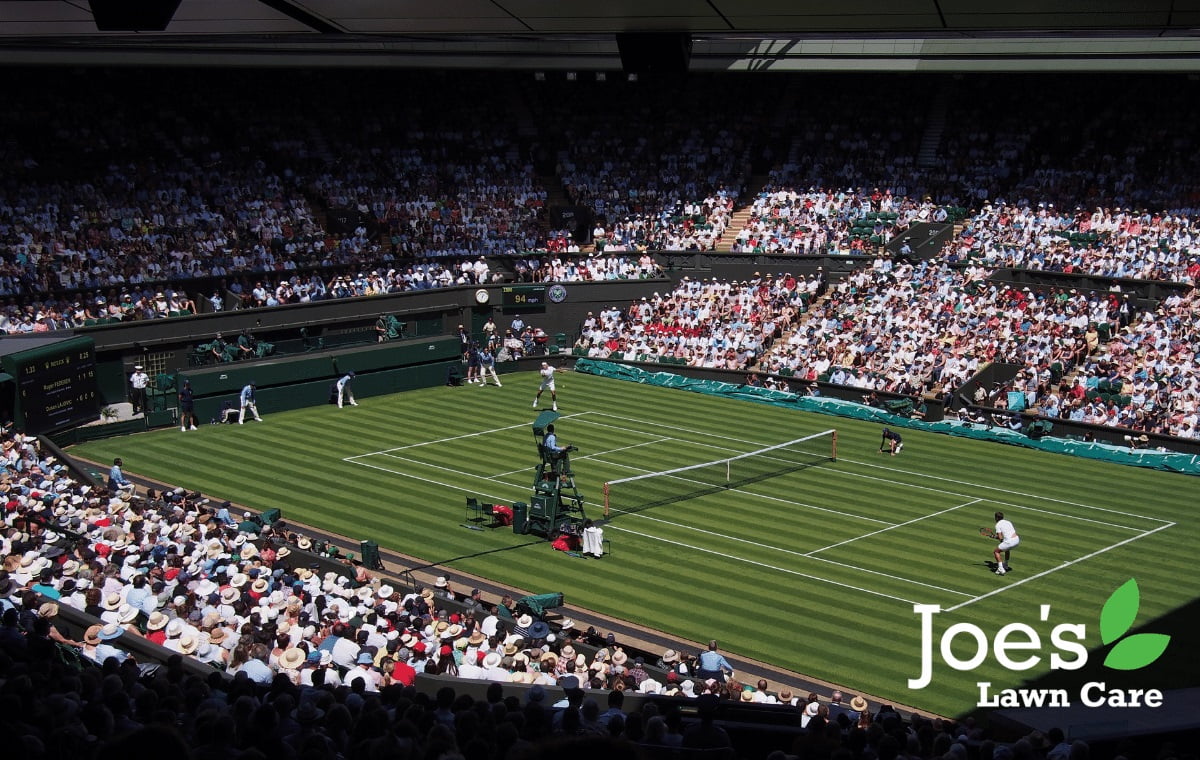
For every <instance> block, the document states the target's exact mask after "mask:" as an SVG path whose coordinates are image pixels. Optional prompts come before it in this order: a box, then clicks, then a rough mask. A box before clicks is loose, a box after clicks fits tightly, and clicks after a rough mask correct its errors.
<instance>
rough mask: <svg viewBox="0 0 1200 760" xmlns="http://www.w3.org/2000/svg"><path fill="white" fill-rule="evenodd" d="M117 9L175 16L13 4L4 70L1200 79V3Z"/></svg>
mask: <svg viewBox="0 0 1200 760" xmlns="http://www.w3.org/2000/svg"><path fill="white" fill-rule="evenodd" d="M102 3H108V4H110V5H113V6H123V8H124V9H126V10H128V8H129V7H130V6H136V5H139V4H143V5H145V4H151V5H162V4H163V3H162V2H161V0H5V1H4V2H0V63H42V64H44V63H83V64H94V63H130V64H148V63H155V64H161V63H187V64H189V65H194V64H205V63H214V64H222V65H227V64H242V63H256V64H264V65H284V66H295V65H343V66H344V65H363V66H440V67H463V68H479V67H489V68H491V67H497V66H498V67H503V68H524V69H580V70H605V69H619V68H620V61H621V59H620V54H619V51H618V49H617V44H616V40H615V38H614V35H615V34H616V33H620V32H678V33H682V34H685V35H686V36H688V37H690V39H691V41H692V52H691V59H690V68H691V69H692V70H708V71H714V70H754V71H762V70H772V69H776V70H790V71H795V70H809V69H821V70H897V71H900V70H913V71H915V70H936V71H954V70H958V71H972V70H1023V71H1029V70H1047V69H1051V70H1064V69H1066V70H1084V69H1086V70H1097V69H1098V70H1105V69H1111V70H1118V69H1120V70H1131V69H1132V70H1159V71H1163V70H1180V71H1200V0H1141V2H1137V3H1131V2H1128V1H1127V0H1088V1H1087V2H1080V1H1079V0H1010V2H1007V3H1003V4H996V3H980V2H976V1H975V0H843V2H838V3H829V2H828V1H827V0H592V1H590V2H578V1H576V0H437V2H428V1H426V0H421V1H420V2H417V1H416V0H180V2H178V8H177V9H174V13H173V14H172V13H171V12H170V11H171V9H170V8H169V7H168V10H167V12H166V15H165V18H166V19H167V20H168V22H167V23H166V25H165V28H164V29H163V30H162V31H136V32H134V31H131V30H130V29H129V28H126V29H124V30H109V31H100V30H98V29H97V23H96V17H95V15H94V14H93V8H101V4H102ZM166 5H167V6H172V5H174V3H173V2H171V0H167V2H166ZM121 25H122V24H120V23H118V26H121ZM125 26H127V27H128V25H127V24H126V25H125Z"/></svg>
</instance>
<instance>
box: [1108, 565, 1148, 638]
mask: <svg viewBox="0 0 1200 760" xmlns="http://www.w3.org/2000/svg"><path fill="white" fill-rule="evenodd" d="M1141 598H1142V597H1141V594H1140V593H1139V592H1138V585H1137V580H1135V579H1133V578H1130V579H1129V580H1128V581H1126V582H1125V584H1124V585H1123V586H1121V587H1120V588H1119V589H1117V590H1116V591H1114V592H1112V596H1110V597H1109V598H1108V601H1107V602H1105V603H1104V609H1102V610H1100V641H1102V642H1104V643H1105V644H1111V643H1113V642H1114V641H1116V640H1117V639H1119V638H1121V637H1122V636H1124V635H1125V633H1126V632H1127V631H1128V630H1129V629H1130V628H1131V627H1133V619H1134V618H1136V617H1137V613H1138V605H1139V604H1141Z"/></svg>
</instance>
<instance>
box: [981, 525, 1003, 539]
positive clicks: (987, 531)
mask: <svg viewBox="0 0 1200 760" xmlns="http://www.w3.org/2000/svg"><path fill="white" fill-rule="evenodd" d="M979 535H981V536H983V537H984V538H990V539H992V540H995V539H997V538H1000V536H998V535H996V531H994V530H992V529H991V528H980V529H979Z"/></svg>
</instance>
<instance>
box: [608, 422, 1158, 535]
mask: <svg viewBox="0 0 1200 760" xmlns="http://www.w3.org/2000/svg"><path fill="white" fill-rule="evenodd" d="M594 414H596V415H598V416H601V417H610V418H612V419H618V420H626V421H629V422H640V423H641V424H643V425H654V426H657V427H662V428H666V429H668V430H682V431H686V432H691V433H693V434H695V432H696V431H694V430H692V431H689V430H688V429H687V428H682V427H676V426H673V425H665V424H660V423H656V422H642V421H640V420H634V419H631V418H629V417H621V416H618V415H615V414H607V413H604V412H594ZM585 422H587V423H588V424H591V425H600V426H602V427H610V428H613V429H614V430H624V431H626V432H634V431H632V430H629V429H628V428H622V427H619V426H616V425H603V424H602V423H598V422H592V421H591V420H585ZM701 435H705V436H707V437H710V438H716V439H718V440H728V441H735V442H737V443H748V444H751V445H755V446H758V447H760V448H764V447H766V446H770V445H772V444H766V443H759V442H757V441H747V440H744V439H741V438H733V437H730V436H723V435H714V434H709V433H701ZM676 440H679V441H681V442H683V443H688V444H693V445H696V446H702V447H706V448H715V449H722V450H724V451H728V449H723V448H722V447H720V446H716V445H714V444H709V443H702V442H700V441H693V440H689V439H676ZM738 453H746V452H738ZM838 461H844V462H850V463H851V464H856V465H861V466H864V467H872V468H876V469H881V470H888V471H891V472H903V473H904V474H906V475H913V476H916V477H920V478H928V479H930V480H939V481H945V482H947V483H954V484H955V485H960V486H966V487H968V488H979V489H983V490H986V491H997V492H999V493H1006V494H1011V495H1013V496H1021V497H1024V498H1027V499H1038V500H1040V501H1048V502H1053V503H1056V504H1063V505H1066V506H1071V507H1079V508H1081V509H1090V510H1094V511H1097V512H1107V513H1109V514H1114V515H1121V516H1122V517H1132V518H1134V519H1137V520H1148V521H1150V522H1156V523H1160V524H1161V523H1165V522H1167V521H1166V520H1163V519H1160V518H1158V517H1147V516H1145V515H1139V514H1135V513H1133V512H1123V511H1121V510H1119V509H1109V508H1107V507H1096V506H1093V505H1091V504H1080V503H1079V502H1074V501H1068V500H1066V499H1054V498H1050V497H1046V496H1039V495H1036V494H1030V493H1025V492H1023V491H1016V490H1013V489H1009V488H998V487H996V486H988V485H983V484H981V483H971V482H968V481H964V480H955V479H954V478H947V477H942V476H938V475H927V474H925V473H916V472H912V471H910V470H901V469H898V468H895V467H887V466H884V465H880V464H876V463H874V462H868V461H864V460H856V459H847V458H846V457H838ZM829 472H832V473H836V474H838V475H845V476H847V477H854V478H863V479H866V480H877V481H882V482H884V483H891V484H893V485H900V486H905V487H908V488H916V489H920V490H924V491H931V492H933V493H940V494H945V495H948V496H956V497H958V498H960V499H970V498H973V495H972V494H964V493H959V492H957V491H947V490H944V489H941V488H935V487H933V486H923V485H917V484H915V483H903V482H900V481H896V480H889V479H887V478H879V477H874V476H871V475H865V474H863V473H856V472H848V471H845V470H835V469H830V470H829ZM987 501H991V502H994V503H996V504H1000V505H1001V506H1006V507H1013V508H1015V509H1027V510H1030V511H1034V512H1041V513H1043V514H1048V515H1054V516H1056V517H1065V518H1067V519H1071V520H1079V521H1081V522H1090V523H1095V524H1097V525H1105V526H1108V527H1110V528H1118V529H1120V530H1128V531H1131V532H1141V529H1140V528H1131V527H1129V526H1128V525H1118V524H1116V523H1109V522H1104V521H1103V520H1094V519H1092V518H1088V517H1079V516H1077V515H1071V514H1066V513H1063V512H1054V511H1051V510H1046V509H1038V508H1036V507H1030V506H1026V505H1024V504H1016V503H1012V502H1002V501H997V500H995V499H988V500H987Z"/></svg>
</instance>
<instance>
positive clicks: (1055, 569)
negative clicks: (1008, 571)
mask: <svg viewBox="0 0 1200 760" xmlns="http://www.w3.org/2000/svg"><path fill="white" fill-rule="evenodd" d="M1175 525H1176V523H1167V524H1166V525H1162V526H1159V527H1157V528H1155V529H1154V530H1148V531H1146V532H1145V533H1142V534H1141V535H1138V536H1130V537H1129V538H1127V539H1125V540H1124V541H1118V542H1117V543H1115V544H1110V545H1109V546H1106V547H1104V548H1103V549H1097V550H1096V551H1094V552H1092V553H1091V554H1085V555H1083V556H1082V557H1078V558H1076V559H1073V560H1069V561H1067V562H1063V563H1062V564H1061V565H1059V566H1058V567H1052V568H1050V569H1049V570H1043V571H1042V572H1040V573H1034V574H1033V575H1031V576H1029V577H1028V578H1022V579H1021V580H1019V581H1017V582H1015V583H1010V584H1008V585H1007V586H1001V587H1000V588H998V589H995V590H993V591H989V592H987V593H986V594H981V595H979V596H977V597H975V598H974V599H968V600H967V601H965V602H960V603H959V604H956V605H954V606H953V607H948V608H946V610H945V611H946V612H953V611H954V610H957V609H959V608H961V607H966V606H967V605H968V604H974V603H975V602H978V601H980V600H982V599H987V598H988V597H989V596H995V595H997V594H1002V593H1004V592H1005V591H1008V590H1010V589H1014V588H1016V587H1017V586H1020V585H1021V584H1023V583H1028V582H1029V581H1032V580H1037V579H1038V578H1042V577H1044V576H1047V575H1049V574H1050V573H1056V572H1058V571H1059V570H1062V569H1063V568H1066V567H1070V566H1071V565H1077V564H1079V563H1080V562H1083V561H1084V560H1088V559H1091V558H1092V557H1098V556H1100V555H1101V554H1104V553H1105V552H1110V551H1112V550H1113V549H1116V548H1119V547H1121V546H1124V545H1125V544H1129V543H1133V542H1134V541H1138V540H1141V539H1143V538H1146V537H1147V536H1150V535H1153V534H1155V533H1158V532H1159V531H1160V530H1166V529H1167V528H1172V527H1174V526H1175Z"/></svg>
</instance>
